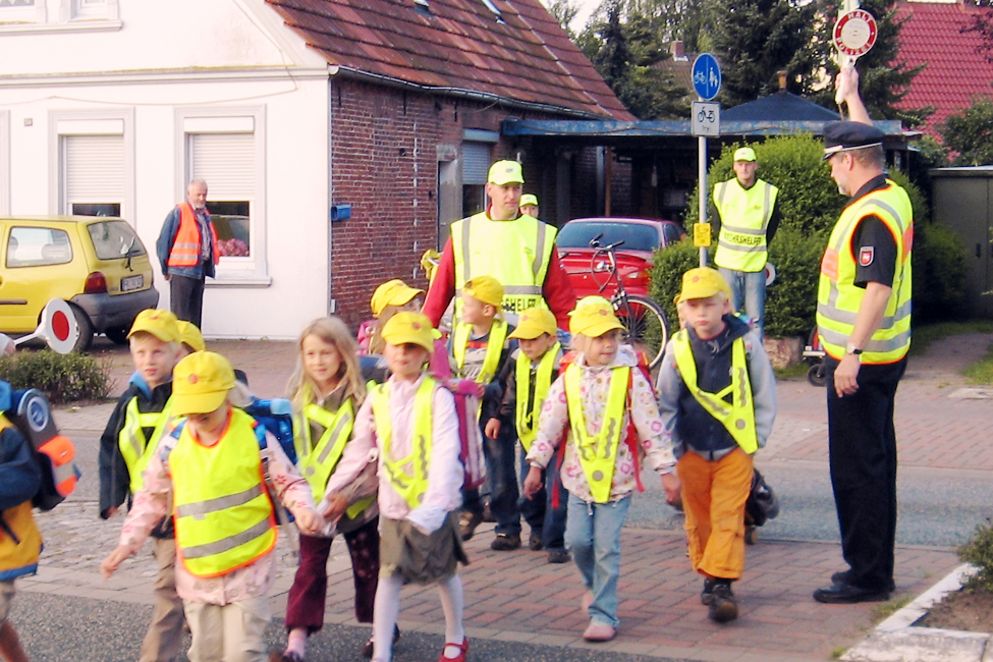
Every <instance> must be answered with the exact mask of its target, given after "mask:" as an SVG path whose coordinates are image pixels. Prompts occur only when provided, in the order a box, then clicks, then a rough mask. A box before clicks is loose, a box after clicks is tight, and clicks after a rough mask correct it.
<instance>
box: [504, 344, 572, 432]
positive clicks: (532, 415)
mask: <svg viewBox="0 0 993 662" xmlns="http://www.w3.org/2000/svg"><path fill="white" fill-rule="evenodd" d="M561 349H562V346H561V345H559V343H555V344H554V345H552V348H551V349H549V350H548V351H547V352H545V355H544V356H543V357H541V361H539V362H538V369H537V370H536V371H535V376H534V397H533V398H532V399H531V407H530V409H529V408H528V396H529V395H530V394H531V386H532V384H531V359H529V358H528V357H527V355H525V354H524V352H519V353H518V354H517V365H516V366H515V368H514V385H515V386H516V387H517V393H516V396H517V407H516V416H515V418H514V422H515V423H516V424H517V438H518V439H520V440H521V445H522V446H524V450H525V451H530V450H531V444H532V443H534V440H535V437H537V436H538V425H537V423H538V415H539V414H540V413H541V405H542V404H544V402H545V398H546V397H548V389H549V387H550V386H551V385H552V372H553V371H554V370H555V358H556V357H557V356H558V354H559V351H560V350H561Z"/></svg>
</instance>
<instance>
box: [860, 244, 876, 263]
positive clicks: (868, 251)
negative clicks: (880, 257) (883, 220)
mask: <svg viewBox="0 0 993 662" xmlns="http://www.w3.org/2000/svg"><path fill="white" fill-rule="evenodd" d="M875 257H876V249H875V248H874V247H872V246H862V247H861V248H860V249H859V266H860V267H868V266H869V265H870V264H872V261H873V260H874V259H875Z"/></svg>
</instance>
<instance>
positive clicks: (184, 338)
mask: <svg viewBox="0 0 993 662" xmlns="http://www.w3.org/2000/svg"><path fill="white" fill-rule="evenodd" d="M176 328H177V329H178V330H179V349H180V355H179V358H183V357H184V356H186V355H187V354H192V353H193V352H202V351H203V350H205V349H207V343H205V342H204V341H203V334H201V333H200V329H198V328H197V325H196V324H194V323H193V322H187V321H186V320H176Z"/></svg>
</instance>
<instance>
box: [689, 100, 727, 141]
mask: <svg viewBox="0 0 993 662" xmlns="http://www.w3.org/2000/svg"><path fill="white" fill-rule="evenodd" d="M690 126H691V127H692V128H693V135H694V136H719V135H721V104H719V103H717V102H716V101H714V102H710V101H694V102H693V111H692V113H691V116H690Z"/></svg>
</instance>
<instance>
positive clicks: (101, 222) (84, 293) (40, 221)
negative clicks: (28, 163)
mask: <svg viewBox="0 0 993 662" xmlns="http://www.w3.org/2000/svg"><path fill="white" fill-rule="evenodd" d="M152 279H153V273H152V264H151V262H150V261H149V259H148V253H147V252H146V251H145V246H144V245H143V244H142V243H141V239H139V238H138V235H137V234H135V232H134V229H132V227H131V226H130V225H129V224H128V223H127V221H124V220H121V219H119V218H106V217H99V216H64V217H48V218H41V217H25V218H0V333H7V334H25V333H30V332H32V331H34V330H35V328H36V327H37V326H38V322H39V319H40V316H41V311H42V308H44V307H45V304H46V303H48V301H49V300H50V299H53V298H60V299H65V300H66V301H67V302H69V305H70V307H71V308H72V312H73V313H74V314H75V316H76V322H77V323H78V324H79V340H78V341H77V342H76V347H75V349H76V350H77V351H85V350H86V349H88V348H89V346H90V343H91V342H92V341H93V335H94V334H95V333H104V334H106V335H107V337H108V338H110V339H111V340H113V341H114V342H117V343H124V342H127V332H128V329H130V327H131V322H132V321H133V320H134V318H135V315H137V314H138V313H139V312H140V311H142V310H144V309H145V308H154V307H155V306H156V305H157V304H158V302H159V293H158V291H157V290H156V289H155V288H154V287H153V283H152Z"/></svg>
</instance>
